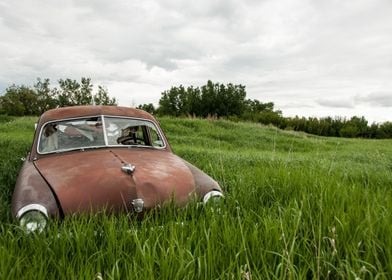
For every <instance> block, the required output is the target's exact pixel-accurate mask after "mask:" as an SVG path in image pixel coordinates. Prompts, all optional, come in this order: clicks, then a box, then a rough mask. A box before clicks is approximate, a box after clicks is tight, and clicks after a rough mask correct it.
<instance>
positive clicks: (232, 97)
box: [0, 78, 392, 138]
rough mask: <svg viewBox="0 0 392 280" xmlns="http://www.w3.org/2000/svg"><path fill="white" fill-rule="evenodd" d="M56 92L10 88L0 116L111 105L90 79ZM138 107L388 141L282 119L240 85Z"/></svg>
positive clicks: (342, 123)
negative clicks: (65, 107)
mask: <svg viewBox="0 0 392 280" xmlns="http://www.w3.org/2000/svg"><path fill="white" fill-rule="evenodd" d="M58 85H59V86H58V88H57V87H51V86H50V81H49V79H43V80H42V79H39V78H38V79H37V81H36V83H35V84H34V85H33V87H28V86H24V85H22V86H16V85H12V86H11V87H9V88H7V89H6V90H5V93H4V94H3V95H2V96H0V114H6V115H11V116H22V115H40V114H42V113H43V112H45V111H47V110H49V109H52V108H57V107H64V106H74V105H117V100H116V99H115V98H110V97H109V94H108V91H107V89H106V88H105V87H103V86H98V89H97V91H96V92H94V86H93V84H92V82H91V79H90V78H81V80H80V82H78V81H76V80H72V79H60V80H58ZM138 108H140V109H143V110H145V111H148V112H150V113H152V114H155V115H169V116H177V117H178V116H192V117H201V118H206V117H211V118H227V119H230V120H233V121H251V122H256V123H261V124H265V125H270V124H271V125H274V126H276V127H278V128H281V129H287V130H295V131H304V132H307V133H311V134H315V135H320V136H335V137H351V138H354V137H361V138H392V122H385V123H382V124H376V123H373V124H368V121H367V120H366V119H365V118H364V117H357V116H354V117H352V118H350V119H346V118H340V117H336V118H331V117H326V118H312V117H310V118H305V117H298V116H296V117H294V118H293V117H283V115H282V112H281V111H280V110H276V109H275V108H274V103H273V102H267V103H263V102H260V101H259V100H256V99H254V100H251V99H247V98H246V89H245V86H243V85H241V84H239V85H234V84H231V83H229V84H226V85H225V84H220V83H213V82H212V81H208V82H207V84H205V85H203V86H201V87H193V86H189V87H184V86H182V85H180V86H178V87H172V88H171V89H170V90H166V91H164V92H162V94H161V98H160V100H159V106H158V107H157V108H155V107H154V105H153V104H152V103H150V104H142V105H139V106H138Z"/></svg>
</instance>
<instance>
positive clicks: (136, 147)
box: [12, 106, 223, 231]
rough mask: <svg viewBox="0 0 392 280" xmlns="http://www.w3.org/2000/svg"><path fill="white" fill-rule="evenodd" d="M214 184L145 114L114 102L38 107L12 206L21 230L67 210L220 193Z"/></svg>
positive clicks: (156, 203)
mask: <svg viewBox="0 0 392 280" xmlns="http://www.w3.org/2000/svg"><path fill="white" fill-rule="evenodd" d="M222 196H223V195H222V190H221V188H220V186H219V185H218V183H217V182H216V181H214V180H213V179H212V178H211V177H209V176H208V175H207V174H205V173H204V172H203V171H201V170H200V169H198V168H197V167H195V166H193V165H192V164H190V163H189V162H187V161H185V160H183V159H181V158H180V157H178V156H176V155H175V154H173V152H172V150H171V148H170V145H169V143H168V142H167V139H166V137H165V135H164V133H163V131H162V130H161V128H160V126H159V123H158V122H157V121H156V119H155V118H154V117H153V116H152V115H150V114H149V113H147V112H145V111H142V110H138V109H134V108H127V107H117V106H75V107H65V108H58V109H53V110H49V111H47V112H45V113H44V114H43V115H42V116H41V117H40V119H39V121H38V123H37V125H36V131H35V136H34V140H33V144H32V149H31V152H30V153H29V155H28V156H27V158H26V159H25V161H24V164H23V166H22V169H21V170H20V173H19V176H18V179H17V182H16V186H15V190H14V193H13V197H12V213H13V215H14V216H15V217H16V219H17V220H18V221H19V223H20V225H21V226H22V227H23V228H25V229H26V230H28V231H34V230H42V229H43V228H44V227H45V226H46V224H47V220H48V219H50V218H53V217H57V218H62V217H64V216H65V215H69V214H74V213H91V212H99V211H103V210H105V211H108V212H110V213H118V212H127V213H130V212H134V213H142V212H144V211H147V210H149V209H152V208H156V207H160V206H162V205H164V204H165V203H167V202H169V201H173V202H174V203H175V204H176V205H178V206H183V205H185V204H186V203H187V202H188V201H189V200H190V199H191V198H192V197H197V198H199V199H200V200H201V201H203V202H204V203H206V202H207V201H209V199H210V198H212V197H214V198H217V197H222Z"/></svg>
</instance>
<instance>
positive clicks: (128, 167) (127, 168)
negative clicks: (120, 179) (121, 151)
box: [121, 163, 136, 175]
mask: <svg viewBox="0 0 392 280" xmlns="http://www.w3.org/2000/svg"><path fill="white" fill-rule="evenodd" d="M135 169H136V166H134V165H132V164H130V163H127V164H124V165H123V166H121V170H122V171H123V172H125V173H127V174H129V175H132V174H133V172H134V171H135Z"/></svg>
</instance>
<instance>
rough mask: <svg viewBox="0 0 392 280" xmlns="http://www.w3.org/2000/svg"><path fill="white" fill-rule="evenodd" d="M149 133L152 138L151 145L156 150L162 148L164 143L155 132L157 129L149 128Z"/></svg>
mask: <svg viewBox="0 0 392 280" xmlns="http://www.w3.org/2000/svg"><path fill="white" fill-rule="evenodd" d="M148 129H149V133H150V137H151V144H152V146H153V147H156V148H162V147H163V146H164V144H163V141H162V139H161V137H160V136H159V134H158V132H157V131H156V130H155V128H153V127H151V126H149V127H148Z"/></svg>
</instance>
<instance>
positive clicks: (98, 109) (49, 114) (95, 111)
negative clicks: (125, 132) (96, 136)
mask: <svg viewBox="0 0 392 280" xmlns="http://www.w3.org/2000/svg"><path fill="white" fill-rule="evenodd" d="M97 115H109V116H123V117H134V118H142V119H147V120H152V121H155V118H154V117H153V116H152V115H151V114H149V113H147V112H145V111H143V110H139V109H135V108H129V107H122V106H72V107H63V108H56V109H52V110H48V111H46V112H45V113H43V114H42V115H41V118H40V121H39V122H40V124H43V123H46V122H50V121H55V120H61V119H68V118H77V117H87V116H97Z"/></svg>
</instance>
